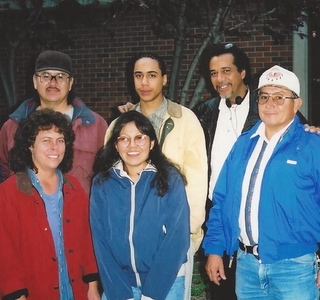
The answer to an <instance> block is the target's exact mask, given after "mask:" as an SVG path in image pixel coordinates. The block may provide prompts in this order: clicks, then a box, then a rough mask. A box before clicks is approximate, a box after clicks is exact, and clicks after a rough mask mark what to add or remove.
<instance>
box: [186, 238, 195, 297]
mask: <svg viewBox="0 0 320 300" xmlns="http://www.w3.org/2000/svg"><path fill="white" fill-rule="evenodd" d="M187 259H188V260H187V262H186V278H185V292H184V300H190V299H191V287H192V275H193V263H194V250H193V246H192V242H190V248H189V250H188V253H187Z"/></svg>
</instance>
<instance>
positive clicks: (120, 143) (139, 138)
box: [117, 134, 148, 148]
mask: <svg viewBox="0 0 320 300" xmlns="http://www.w3.org/2000/svg"><path fill="white" fill-rule="evenodd" d="M122 138H126V139H127V141H126V143H125V144H124V140H122ZM147 138H148V136H147V135H146V134H137V135H136V136H135V137H134V138H133V141H134V143H135V145H136V146H138V147H143V146H145V145H146V144H147V141H148V139H147ZM131 141H132V138H130V137H128V136H124V135H123V136H119V137H118V138H117V145H118V146H119V147H120V148H128V147H129V146H130V145H131ZM137 141H143V143H139V142H138V143H137Z"/></svg>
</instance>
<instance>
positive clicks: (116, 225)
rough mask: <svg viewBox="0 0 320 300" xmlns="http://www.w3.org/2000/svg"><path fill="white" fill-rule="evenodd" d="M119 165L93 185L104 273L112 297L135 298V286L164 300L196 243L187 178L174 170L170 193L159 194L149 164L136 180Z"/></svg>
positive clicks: (97, 249)
mask: <svg viewBox="0 0 320 300" xmlns="http://www.w3.org/2000/svg"><path fill="white" fill-rule="evenodd" d="M121 170H122V164H121V163H118V164H117V165H116V166H115V167H114V168H112V169H111V171H110V177H109V178H107V179H106V180H100V181H99V179H101V175H100V174H98V175H97V176H96V177H95V178H94V180H93V185H92V189H91V199H90V202H91V203H90V222H91V228H92V235H93V243H94V250H95V253H96V258H97V262H98V268H99V273H100V277H101V281H102V285H103V288H104V292H105V294H106V296H107V298H108V299H112V300H125V299H133V294H132V290H131V286H141V291H142V294H143V295H144V296H147V297H150V298H152V299H157V300H164V299H165V298H166V295H167V294H168V292H169V290H170V288H171V286H172V284H173V282H174V281H175V279H176V277H177V275H178V272H179V269H180V267H181V266H182V264H183V263H184V262H186V254H187V251H188V249H189V246H190V220H189V219H190V214H189V213H190V212H189V206H188V202H187V197H186V192H185V187H184V183H183V180H182V177H181V176H180V174H178V172H177V171H175V170H173V169H170V170H169V172H170V174H169V191H168V192H167V193H166V194H165V195H164V196H163V197H161V196H158V194H157V190H156V188H154V187H153V188H151V182H152V180H153V178H154V177H155V175H156V170H155V168H154V167H153V166H151V165H148V167H147V168H146V169H144V170H143V172H141V174H140V178H139V180H138V181H137V182H136V183H134V182H132V181H131V180H130V178H129V177H128V176H126V173H125V172H124V171H121Z"/></svg>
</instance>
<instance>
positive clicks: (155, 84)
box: [133, 57, 167, 105]
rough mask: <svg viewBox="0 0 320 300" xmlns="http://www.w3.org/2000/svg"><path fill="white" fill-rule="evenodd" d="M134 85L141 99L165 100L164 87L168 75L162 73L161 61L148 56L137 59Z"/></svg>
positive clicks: (144, 100)
mask: <svg viewBox="0 0 320 300" xmlns="http://www.w3.org/2000/svg"><path fill="white" fill-rule="evenodd" d="M133 77H134V86H135V90H136V92H137V93H138V95H139V98H140V101H143V102H156V103H157V104H159V105H160V104H161V103H162V100H163V96H162V89H163V86H164V85H166V83H167V75H162V72H161V70H160V68H159V63H158V62H157V61H156V60H155V59H151V58H148V57H143V58H140V59H139V60H137V61H136V63H135V65H134V70H133Z"/></svg>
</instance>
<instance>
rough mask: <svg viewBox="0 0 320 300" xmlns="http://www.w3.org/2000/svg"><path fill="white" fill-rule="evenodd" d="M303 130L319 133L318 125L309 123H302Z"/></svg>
mask: <svg viewBox="0 0 320 300" xmlns="http://www.w3.org/2000/svg"><path fill="white" fill-rule="evenodd" d="M304 130H305V131H309V132H312V133H318V134H320V127H315V126H310V125H309V124H305V125H304Z"/></svg>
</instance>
